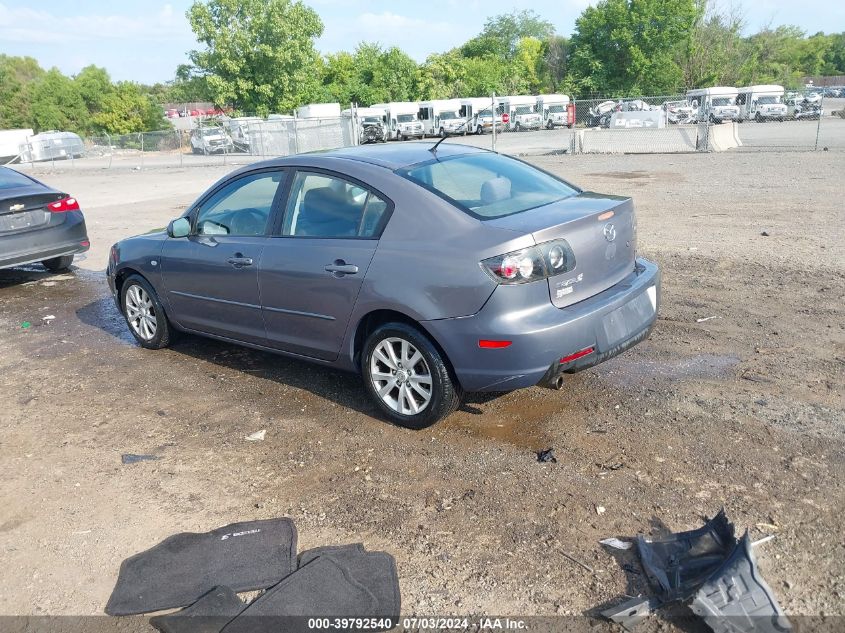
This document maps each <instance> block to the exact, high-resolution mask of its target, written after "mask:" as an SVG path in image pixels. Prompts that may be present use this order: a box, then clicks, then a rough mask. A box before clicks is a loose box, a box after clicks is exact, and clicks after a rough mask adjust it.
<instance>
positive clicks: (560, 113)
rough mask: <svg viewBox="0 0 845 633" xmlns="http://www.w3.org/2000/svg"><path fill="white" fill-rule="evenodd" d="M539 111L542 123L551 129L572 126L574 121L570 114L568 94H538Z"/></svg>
mask: <svg viewBox="0 0 845 633" xmlns="http://www.w3.org/2000/svg"><path fill="white" fill-rule="evenodd" d="M537 113H538V114H539V115H540V118H541V121H542V124H543V125H544V126H545V127H546V128H547V129H549V130H551V129H553V128H556V127H569V128H571V127H572V126H573V124H574V123H575V121H574V112H573V113H572V117H571V118H572V120H571V119H570V114H569V97H567V96H566V95H559V94H551V95H538V96H537Z"/></svg>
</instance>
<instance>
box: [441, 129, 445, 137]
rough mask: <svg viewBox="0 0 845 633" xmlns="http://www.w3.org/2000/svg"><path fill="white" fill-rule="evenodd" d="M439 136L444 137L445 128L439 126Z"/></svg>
mask: <svg viewBox="0 0 845 633" xmlns="http://www.w3.org/2000/svg"><path fill="white" fill-rule="evenodd" d="M440 138H446V130H444V129H443V128H440Z"/></svg>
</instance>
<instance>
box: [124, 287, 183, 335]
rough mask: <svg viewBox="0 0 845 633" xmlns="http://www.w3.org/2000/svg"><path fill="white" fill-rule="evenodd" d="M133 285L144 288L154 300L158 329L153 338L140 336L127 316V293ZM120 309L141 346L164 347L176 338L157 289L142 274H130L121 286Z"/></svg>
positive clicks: (154, 312) (153, 310)
mask: <svg viewBox="0 0 845 633" xmlns="http://www.w3.org/2000/svg"><path fill="white" fill-rule="evenodd" d="M133 286H139V287H140V288H142V289H143V290H144V292H145V293H146V294H147V296H148V297H149V298H150V299H151V300H152V304H153V309H152V312H153V314H154V316H155V320H156V329H155V334H154V336H152V337H151V338H144V337H142V336H140V335H139V334H138V332H136V331H135V328H134V327H133V326H132V324H131V323H130V321H129V317H128V316H127V307H126V295H127V293H128V292H129V291H130V289H131V288H132V287H133ZM120 311H121V312H122V313H123V318H124V319H126V325H127V326H128V327H129V331H130V332H131V333H132V336H134V337H135V340H136V341H138V345H140V346H141V347H145V348H147V349H162V348H164V347H168V346H169V345H170V344H171V343H172V342H173V340H174V339H175V331H174V329H173V326H172V325H171V324H170V321H169V320H168V318H167V315H166V314H165V312H164V308H163V307H162V305H161V301H159V298H158V295H157V294H156V291H155V290H154V289H153V287H152V286H151V285H150V284H149V282H148V281H147V280H146V279H144V278H143V277H141V276H140V275H130V276H129V277H127V278H126V280H125V281H124V282H123V285H122V286H121V287H120Z"/></svg>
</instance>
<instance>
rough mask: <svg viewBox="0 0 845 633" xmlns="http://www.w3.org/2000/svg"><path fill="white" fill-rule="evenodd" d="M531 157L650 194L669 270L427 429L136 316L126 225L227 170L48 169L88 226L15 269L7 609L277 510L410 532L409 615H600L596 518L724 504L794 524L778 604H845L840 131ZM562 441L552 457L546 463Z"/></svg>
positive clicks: (0, 427) (2, 581) (272, 363)
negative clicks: (633, 318) (762, 149)
mask: <svg viewBox="0 0 845 633" xmlns="http://www.w3.org/2000/svg"><path fill="white" fill-rule="evenodd" d="M532 160H534V161H535V162H537V163H538V164H540V165H542V166H543V167H545V168H547V169H551V170H553V171H555V172H557V173H560V174H563V175H564V176H566V177H568V178H569V179H571V180H573V181H574V182H576V183H578V184H579V185H581V186H583V187H585V188H589V189H595V190H599V191H607V192H612V193H618V194H630V195H632V196H634V197H635V200H636V202H637V205H638V210H639V235H640V250H641V253H642V254H643V255H645V256H647V257H649V258H652V259H654V260H656V261H658V262H659V263H660V264H661V265H662V267H663V272H664V282H663V291H664V295H663V307H662V313H661V316H660V321H659V323H658V326H657V328H656V329H655V331H654V334H653V336H652V338H651V340H650V341H648V342H646V343H644V344H642V345H641V346H639V347H637V348H635V349H634V350H632V351H630V352H628V353H627V354H625V355H623V356H622V357H619V358H617V359H615V360H612V361H610V362H608V363H606V364H604V365H602V366H600V367H598V368H595V369H593V370H590V371H587V372H584V373H582V374H579V375H577V376H574V377H572V378H571V379H570V380H569V382H568V384H567V386H566V388H565V389H564V390H563V391H560V392H553V391H548V390H543V389H539V388H533V389H528V390H524V391H520V392H515V393H510V394H504V395H500V396H497V397H471V398H469V400H468V402H467V403H466V404H465V406H464V407H463V408H462V409H461V410H460V411H459V412H458V413H456V414H455V415H453V416H452V417H451V418H450V419H448V420H447V421H445V422H444V423H441V424H439V425H437V426H435V427H433V428H431V429H429V430H425V431H421V432H413V431H406V430H402V429H399V428H395V427H393V426H390V425H389V424H387V423H385V422H383V421H381V420H379V419H377V418H376V417H374V409H373V408H372V407H371V406H370V404H369V403H368V402H367V400H366V399H365V397H364V396H363V394H362V391H361V389H360V388H359V382H358V379H357V378H356V377H354V376H351V375H346V374H341V373H336V372H332V371H329V370H326V369H322V368H318V367H313V366H310V365H307V364H304V363H300V362H296V361H291V360H288V359H285V358H281V357H277V356H273V355H270V354H263V353H259V352H254V351H249V350H244V349H240V348H237V347H232V346H230V345H225V344H222V343H217V342H212V341H208V340H202V339H197V338H191V337H185V338H183V339H182V340H181V342H179V343H178V344H177V345H176V346H175V347H173V348H172V349H170V350H165V351H161V352H150V351H146V350H142V349H140V348H139V347H137V346H136V345H135V344H134V343H133V342H132V340H131V338H130V336H129V334H128V332H127V329H126V327H125V324H124V323H123V322H122V320H121V317H120V315H119V314H118V312H117V310H116V308H115V307H114V305H113V303H112V302H111V299H110V297H109V295H108V290H107V287H106V284H105V280H104V277H103V274H102V269H103V268H104V263H105V258H106V254H107V250H108V247H109V246H110V244H111V243H112V242H113V241H115V240H116V239H119V238H120V237H122V236H127V235H130V234H134V233H139V232H143V231H146V230H148V229H150V228H153V227H156V226H162V225H163V224H164V222H166V220H168V219H170V218H171V217H173V216H175V215H176V214H177V213H178V210H179V209H181V208H182V207H183V206H184V205H185V204H187V203H189V202H190V200H191V199H192V198H193V197H194V196H195V195H196V194H198V193H199V192H201V191H202V190H203V189H204V188H205V187H206V186H207V185H208V184H210V183H211V182H212V181H213V180H215V179H216V178H217V177H219V176H220V175H222V174H223V173H225V169H223V168H217V169H184V170H150V171H126V170H112V171H103V172H100V171H93V170H75V171H66V172H59V173H53V174H52V175H49V176H45V177H44V178H45V179H46V180H47V181H48V182H50V183H51V184H55V185H57V186H60V187H62V188H64V189H66V190H68V191H70V192H72V193H73V194H74V195H76V196H77V197H78V198H79V199H80V201H81V202H82V203H83V205H84V208H85V210H86V212H87V216H88V221H89V228H90V235H91V239H92V242H93V244H94V247H93V249H92V251H91V252H90V254H89V256H88V257H87V258H86V259H84V260H80V261H78V262H77V265H78V268H77V269H76V270H75V272H74V273H73V274H71V275H60V276H51V275H48V274H46V273H44V272H43V271H41V270H40V269H37V268H36V267H32V268H31V269H27V270H18V271H0V346H2V354H0V398H2V403H3V407H2V410H0V477H2V479H3V481H4V485H3V487H2V490H0V507H2V512H0V551H2V558H3V565H2V567H0V585H2V586H3V587H4V590H3V591H2V592H0V613H2V614H96V613H101V612H102V609H103V607H104V605H105V603H106V600H107V598H108V596H109V593H110V591H111V589H112V587H113V585H114V581H115V579H116V576H117V570H118V566H119V564H120V562H121V561H122V560H123V559H124V558H126V557H127V556H129V555H131V554H134V553H136V552H138V551H140V550H142V549H146V548H148V547H150V546H152V545H153V544H155V543H156V542H158V541H159V540H160V539H162V538H164V537H166V536H168V535H170V534H173V533H176V532H180V531H186V530H188V531H205V530H208V529H211V528H213V527H217V526H220V525H223V524H225V523H228V522H232V521H239V520H248V519H255V518H267V517H274V516H280V515H287V516H291V517H293V518H294V519H295V520H296V523H297V526H298V528H299V534H300V549H305V548H308V547H311V546H315V545H323V544H331V543H346V542H355V541H363V542H364V543H366V545H367V547H368V548H372V549H385V550H387V551H389V552H391V553H393V554H394V555H395V557H396V559H397V562H398V566H399V571H400V579H401V580H400V581H401V588H402V597H403V612H405V613H409V614H410V613H417V614H440V615H447V614H469V613H480V614H512V615H522V616H524V615H555V614H582V613H591V612H592V610H593V609H594V608H596V607H598V606H601V605H603V604H605V603H608V602H610V601H613V600H614V599H616V598H618V597H620V596H622V595H623V594H629V595H636V594H637V593H638V592H642V591H646V586H645V583H644V580H643V577H642V575H640V574H638V573H637V569H638V567H637V565H636V563H635V562H634V556H633V555H632V554H627V553H626V554H624V555H620V554H616V555H615V556H614V555H612V554H611V553H610V552H608V551H607V550H604V549H603V548H602V546H601V545H599V544H598V541H599V539H602V538H606V537H609V536H618V537H632V536H633V535H635V534H637V533H649V532H655V531H660V530H663V529H667V528H668V529H671V530H676V531H677V530H680V529H689V528H693V527H697V526H698V525H700V523H701V517H702V516H704V515H711V516H712V514H713V513H715V512H716V511H717V510H718V509H719V508H720V507H721V506H723V505H724V506H725V507H726V509H727V512H728V516H729V517H730V518H731V519H732V520H733V521H735V522H736V524H737V526H738V529H739V530H740V531H741V530H744V529H745V528H748V529H750V530H751V533H752V536H753V537H754V538H759V537H760V536H763V535H766V534H775V535H776V538H775V539H774V540H772V541H770V542H768V543H766V544H765V545H763V546H761V547H760V548H758V550H757V554H758V557H759V560H760V568H761V570H762V573H763V575H764V577H765V578H766V580H767V581H768V582H769V584H770V585H771V586H772V588H773V589H774V592H775V594H776V595H777V596H778V598H779V600H780V603H781V605H782V606H783V607H784V609H785V610H786V611H787V613H789V614H792V615H819V614H827V615H831V614H838V615H845V608H843V595H844V594H845V562H843V561H845V543H843V538H842V523H841V521H842V510H843V507H845V503H843V502H845V490H844V489H843V485H845V460H843V448H845V399H843V394H845V371H843V369H845V307H843V306H845V222H843V213H842V174H843V170H845V154H843V153H841V152H827V153H823V152H819V153H807V154H796V153H794V152H793V153H789V154H777V153H765V154H763V153H761V154H747V153H745V154H743V153H727V154H720V155H676V156H653V157H648V158H645V157H637V156H627V157H602V156H579V157H577V158H573V157H564V156H562V157H545V158H536V159H532ZM763 231H765V232H767V233H768V234H769V235H768V236H763V235H762V234H761V233H762V232H763ZM48 315H54V316H55V317H56V318H55V319H53V320H43V319H44V317H46V316H48ZM707 317H714V318H710V319H708V320H704V321H701V322H698V320H699V319H705V318H707ZM24 321H27V322H29V323H31V324H32V326H31V327H29V328H22V327H21V324H22V322H24ZM259 429H266V430H267V435H266V439H265V440H264V441H263V442H249V441H245V439H244V438H245V436H246V435H248V434H250V433H253V432H255V431H257V430H259ZM548 447H554V449H555V453H556V455H557V458H558V462H557V463H556V464H540V463H538V462H537V460H536V457H535V451H537V450H539V449H545V448H548ZM123 453H151V454H155V455H157V456H159V457H160V459H159V460H158V461H149V462H142V463H138V464H132V465H123V464H122V463H121V454H123ZM600 508H605V510H604V511H603V512H601V511H600ZM600 512H601V513H600ZM566 555H568V556H571V557H573V558H574V559H577V560H578V561H581V562H582V563H583V564H585V565H587V566H589V567H590V568H591V569H592V570H593V572H587V571H586V570H585V569H583V568H582V567H580V566H578V565H577V564H575V563H573V562H572V561H571V560H570V559H569V558H567V556H566ZM631 562H633V563H634V565H633V566H632V567H629V568H628V570H627V571H626V570H625V569H623V568H622V565H623V564H625V563H631Z"/></svg>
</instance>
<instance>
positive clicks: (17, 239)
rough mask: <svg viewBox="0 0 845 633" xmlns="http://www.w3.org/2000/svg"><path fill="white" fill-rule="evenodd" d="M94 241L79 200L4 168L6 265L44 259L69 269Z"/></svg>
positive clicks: (0, 172)
mask: <svg viewBox="0 0 845 633" xmlns="http://www.w3.org/2000/svg"><path fill="white" fill-rule="evenodd" d="M90 245H91V244H90V242H89V241H88V232H87V230H86V228H85V218H84V217H83V215H82V211H81V210H80V209H79V202H77V200H76V198H73V197H71V196H70V195H68V194H66V193H63V192H61V191H59V190H58V189H53V188H52V187H49V186H48V185H45V184H44V183H43V182H41V181H39V180H36V179H35V178H33V177H32V176H27V175H25V174H22V173H20V172H18V171H15V170H14V169H9V168H8V167H0V268H11V267H13V266H22V265H24V264H31V263H33V262H41V263H42V264H43V265H44V267H45V268H46V269H47V270H50V271H52V272H59V271H63V270H67V269H68V268H70V265H71V264H72V263H73V256H74V255H75V254H76V253H84V252H85V251H87V250H88V248H89V247H90Z"/></svg>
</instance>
